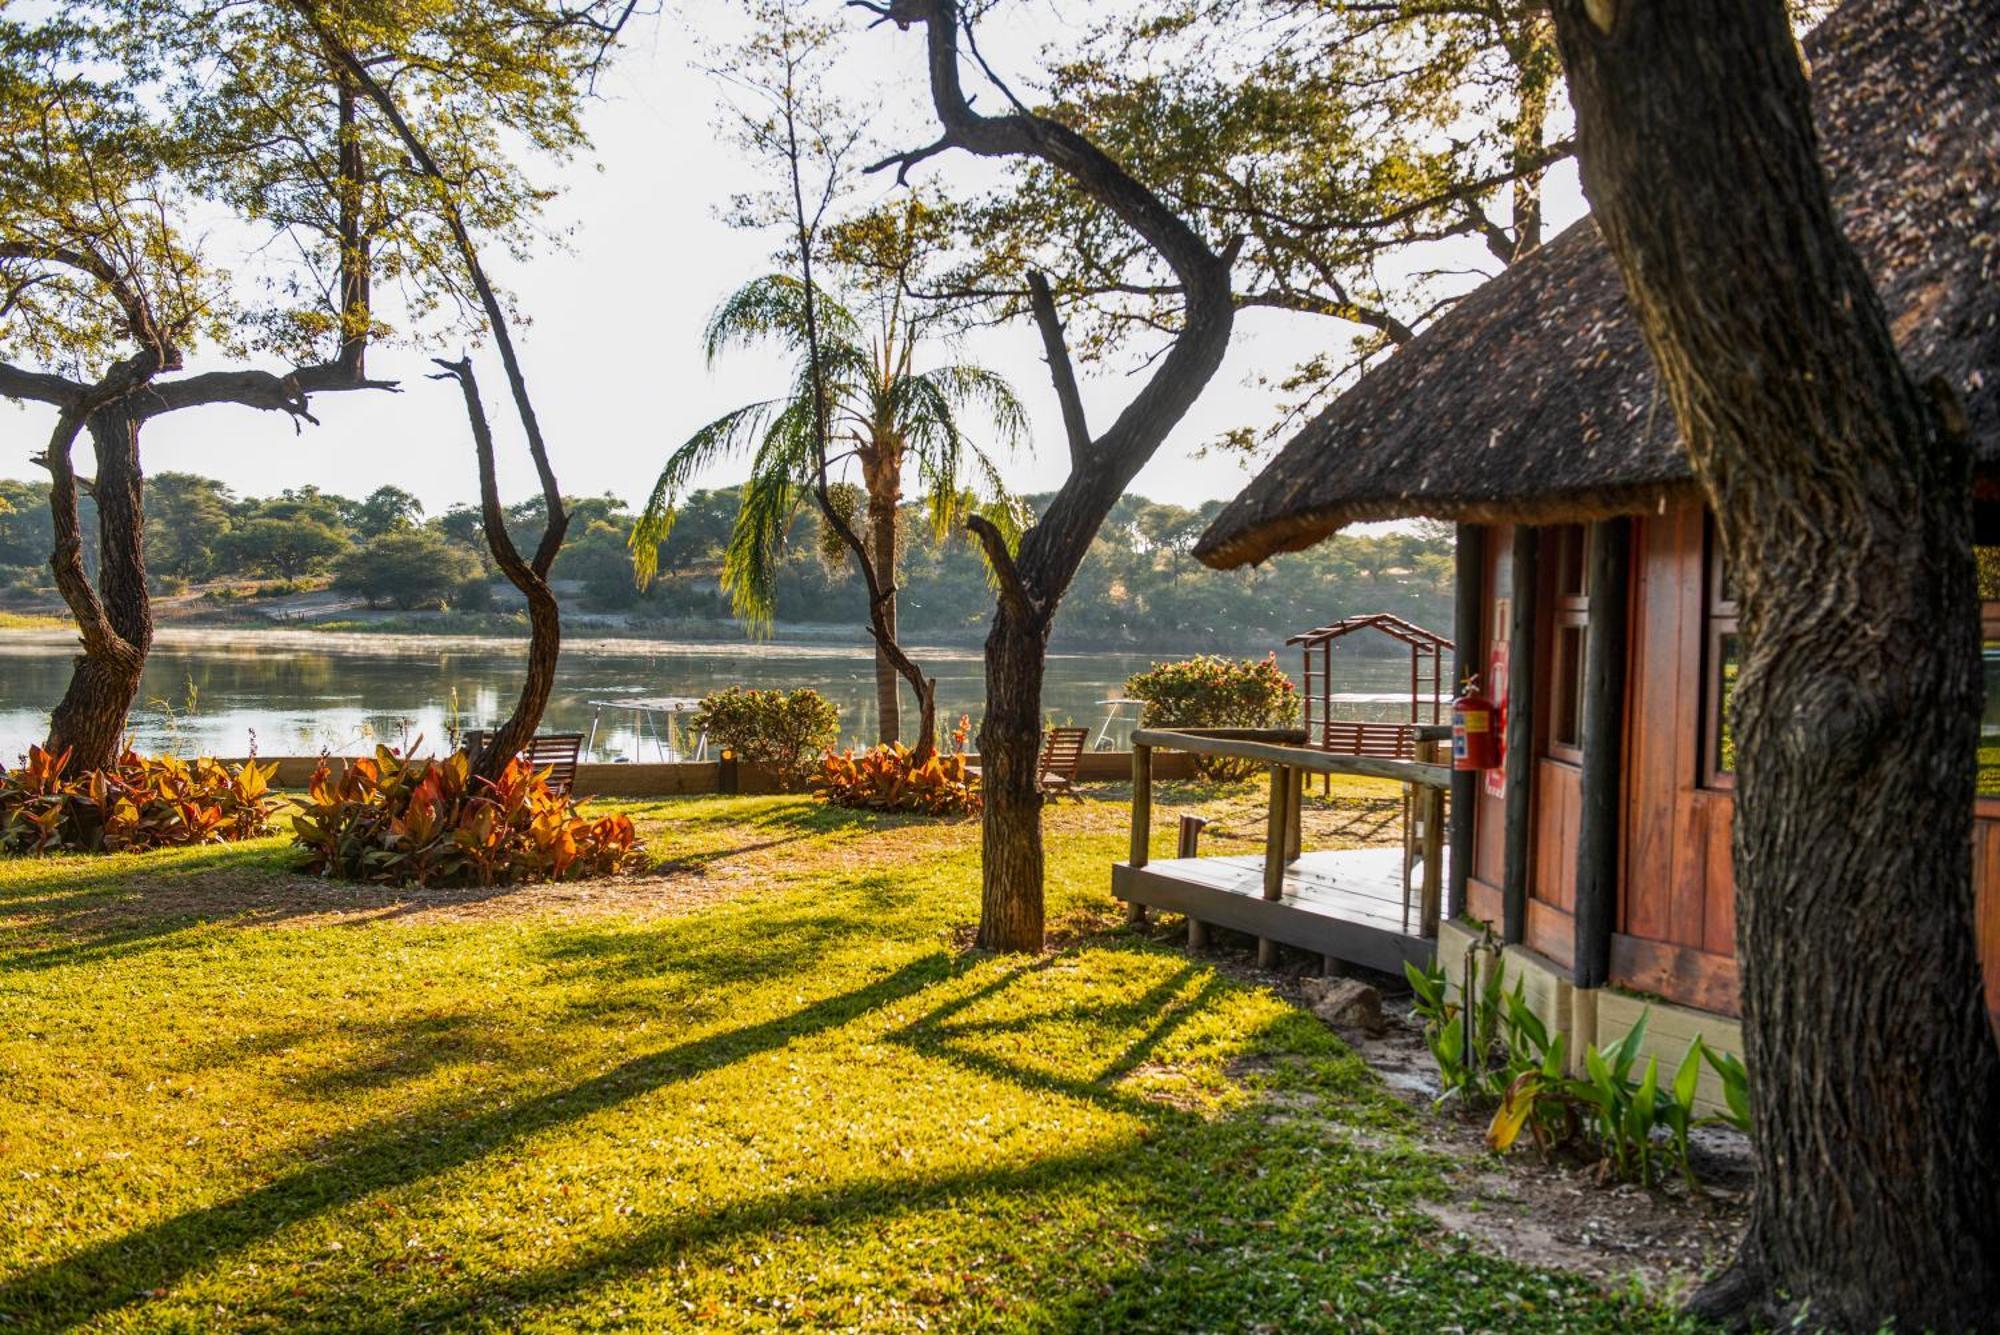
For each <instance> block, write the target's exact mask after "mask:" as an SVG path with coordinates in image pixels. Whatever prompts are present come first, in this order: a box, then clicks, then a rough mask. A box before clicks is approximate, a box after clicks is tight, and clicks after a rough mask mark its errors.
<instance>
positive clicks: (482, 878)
mask: <svg viewBox="0 0 2000 1335" xmlns="http://www.w3.org/2000/svg"><path fill="white" fill-rule="evenodd" d="M548 777H549V772H548V771H547V770H536V769H535V768H534V767H532V766H531V765H529V764H528V762H527V761H525V760H522V759H520V758H519V757H516V758H515V759H514V760H512V761H510V762H508V765H507V768H506V769H505V770H504V771H502V772H501V775H500V777H499V778H498V779H497V780H494V781H491V782H488V781H487V780H485V779H479V778H475V777H473V775H472V766H471V762H470V761H469V760H468V759H467V757H466V756H465V754H464V753H463V752H459V753H457V754H454V755H453V756H451V757H450V758H449V759H446V760H406V759H404V758H402V757H401V756H398V755H397V754H396V753H395V752H394V751H391V750H390V749H389V748H387V747H377V748H376V750H375V754H374V755H373V756H364V757H362V758H360V759H358V760H351V761H349V762H347V765H346V767H345V768H344V769H343V770H342V772H341V774H340V777H339V778H338V779H336V778H334V777H333V774H332V772H331V771H330V769H329V768H328V767H327V765H326V764H325V763H324V762H322V763H321V765H320V766H319V768H318V769H317V770H315V771H314V772H313V776H312V782H311V784H310V785H309V786H308V790H307V797H306V801H305V802H304V803H303V804H302V805H301V809H300V811H299V814H297V815H296V816H294V817H293V818H292V831H293V842H294V843H295V844H297V845H298V846H299V847H301V848H303V849H305V850H306V851H307V854H308V856H307V860H306V864H305V870H307V871H309V872H312V873H313V874H315V875H319V876H328V877H332V878H334V879H336V880H344V881H377V882H384V883H387V884H391V885H420V886H423V885H507V884H517V883H521V882H528V881H574V880H585V879H588V878H591V877H597V876H611V875H616V874H617V873H619V872H623V871H628V870H631V869H633V868H634V867H636V866H637V865H638V864H639V863H640V862H641V861H642V860H643V859H642V845H641V844H640V842H639V838H638V834H637V832H636V831H635V830H634V829H633V827H632V820H631V817H629V816H627V815H625V814H624V813H623V812H619V813H616V814H614V815H610V816H603V817H599V818H597V819H595V820H593V819H590V818H589V817H586V816H584V815H582V814H581V813H580V812H579V811H578V809H577V805H576V803H575V801H574V800H573V799H571V798H570V797H569V796H568V795H567V794H563V793H557V792H555V791H553V790H551V789H550V787H549V784H548Z"/></svg>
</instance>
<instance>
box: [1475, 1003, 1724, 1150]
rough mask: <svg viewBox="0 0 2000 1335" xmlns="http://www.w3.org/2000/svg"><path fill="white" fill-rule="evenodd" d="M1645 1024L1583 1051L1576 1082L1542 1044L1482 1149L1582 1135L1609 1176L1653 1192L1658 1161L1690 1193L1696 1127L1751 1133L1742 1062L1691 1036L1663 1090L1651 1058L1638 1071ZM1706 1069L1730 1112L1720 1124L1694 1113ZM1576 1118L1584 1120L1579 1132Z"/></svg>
mask: <svg viewBox="0 0 2000 1335" xmlns="http://www.w3.org/2000/svg"><path fill="white" fill-rule="evenodd" d="M1649 1016H1650V1011H1647V1012H1642V1013H1641V1014H1640V1017H1639V1021H1638V1023H1636V1024H1634V1025H1633V1026H1632V1028H1631V1029H1630V1030H1628V1031H1627V1032H1626V1033H1625V1034H1624V1035H1623V1036H1622V1037H1620V1038H1618V1039H1616V1040H1614V1041H1613V1042H1611V1043H1609V1044H1607V1045H1605V1046H1604V1047H1602V1048H1599V1047H1597V1046H1595V1045H1593V1046H1591V1047H1589V1048H1586V1049H1585V1050H1584V1054H1583V1064H1584V1078H1582V1079H1580V1080H1578V1079H1569V1078H1566V1077H1565V1076H1564V1074H1563V1067H1562V1059H1561V1042H1560V1039H1559V1038H1558V1040H1557V1041H1556V1042H1554V1043H1550V1044H1548V1045H1547V1047H1545V1048H1544V1049H1543V1057H1542V1060H1541V1061H1539V1062H1537V1063H1535V1064H1534V1065H1532V1066H1523V1067H1522V1068H1521V1069H1520V1070H1519V1071H1518V1072H1517V1073H1516V1074H1515V1076H1514V1077H1513V1079H1511V1080H1510V1081H1509V1082H1508V1085H1507V1088H1506V1091H1505V1093H1504V1094H1503V1095H1502V1097H1501V1101H1500V1107H1499V1108H1498V1109H1497V1110H1496V1111H1495V1112H1494V1114H1493V1120H1492V1122H1491V1123H1490V1124H1489V1125H1488V1127H1487V1131H1486V1140H1487V1144H1488V1145H1490V1146H1491V1147H1492V1148H1494V1149H1495V1150H1506V1149H1508V1148H1510V1147H1511V1146H1512V1145H1513V1144H1514V1143H1515V1142H1516V1140H1517V1139H1518V1138H1519V1137H1520V1135H1521V1132H1522V1131H1523V1129H1526V1128H1533V1130H1534V1138H1535V1141H1536V1143H1537V1144H1539V1145H1541V1146H1542V1148H1543V1149H1544V1150H1548V1149H1552V1148H1554V1147H1555V1146H1556V1145H1558V1144H1561V1143H1563V1142H1564V1141H1566V1140H1567V1139H1569V1138H1570V1136H1571V1134H1573V1133H1575V1132H1576V1131H1578V1130H1581V1131H1583V1132H1584V1133H1586V1134H1587V1135H1588V1137H1589V1139H1590V1140H1591V1141H1592V1144H1593V1148H1594V1149H1595V1150H1596V1152H1597V1153H1598V1154H1599V1155H1600V1156H1601V1160H1600V1161H1601V1163H1602V1164H1603V1168H1604V1171H1605V1173H1606V1175H1608V1176H1616V1177H1620V1178H1635V1177H1636V1178H1637V1179H1638V1180H1639V1181H1641V1182H1644V1183H1647V1184H1651V1182H1652V1181H1653V1178H1654V1169H1655V1165H1656V1163H1657V1162H1658V1161H1659V1160H1660V1159H1661V1158H1662V1157H1664V1158H1665V1159H1666V1160H1667V1161H1668V1162H1669V1163H1671V1164H1672V1165H1674V1166H1676V1167H1678V1168H1679V1169H1680V1172H1681V1174H1682V1176H1684V1177H1685V1178H1686V1179H1687V1180H1688V1183H1689V1185H1691V1186H1692V1185H1694V1183H1695V1177H1694V1166H1693V1160H1692V1158H1691V1156H1690V1154H1689V1137H1690V1135H1691V1134H1692V1132H1693V1130H1694V1128H1696V1127H1697V1126H1703V1125H1712V1124H1717V1123H1723V1124H1727V1125H1732V1126H1735V1127H1737V1128H1738V1129H1739V1130H1744V1131H1747V1130H1748V1129H1749V1119H1748V1116H1747V1114H1748V1110H1749V1098H1748V1090H1749V1081H1748V1077H1747V1074H1746V1073H1745V1071H1744V1068H1743V1063H1742V1062H1741V1061H1739V1060H1737V1059H1736V1058H1735V1057H1734V1056H1732V1055H1731V1054H1729V1053H1726V1052H1718V1051H1716V1050H1715V1049H1714V1048H1711V1047H1709V1046H1708V1045H1707V1044H1706V1043H1704V1042H1703V1041H1702V1039H1701V1037H1700V1036H1699V1035H1697V1036H1696V1037H1695V1039H1694V1041H1693V1042H1692V1043H1690V1044H1689V1045H1688V1050H1687V1055H1686V1056H1685V1057H1683V1058H1682V1059H1681V1063H1680V1065H1679V1067H1677V1068H1676V1069H1675V1071H1674V1075H1673V1079H1672V1080H1671V1081H1669V1082H1667V1083H1664V1084H1663V1083H1662V1081H1661V1072H1660V1063H1659V1059H1658V1058H1657V1057H1648V1058H1647V1059H1646V1064H1645V1067H1644V1068H1643V1070H1641V1069H1640V1068H1639V1066H1638V1056H1639V1051H1640V1049H1641V1048H1642V1047H1643V1046H1644V1044H1645V1040H1646V1025H1647V1020H1648V1017H1649ZM1537 1027H1539V1022H1537ZM1527 1046H1532V1045H1531V1044H1530V1045H1527ZM1524 1052H1525V1048H1524ZM1704 1061H1706V1062H1707V1063H1708V1064H1709V1065H1710V1066H1711V1067H1713V1068H1714V1069H1715V1071H1716V1073H1717V1074H1718V1075H1720V1076H1721V1077H1722V1080H1723V1086H1724V1098H1725V1100H1726V1102H1727V1103H1728V1104H1729V1108H1730V1111H1729V1112H1728V1113H1727V1114H1725V1115H1723V1116H1719V1117H1707V1118H1704V1117H1698V1116H1697V1115H1696V1113H1695V1098H1696V1094H1697V1090H1698V1086H1699V1083H1700V1077H1701V1066H1702V1063H1703V1062H1704ZM1635 1071H1636V1072H1637V1074H1636V1075H1635ZM1577 1112H1581V1113H1582V1114H1583V1119H1582V1121H1581V1123H1580V1124H1579V1123H1578V1121H1577V1120H1576V1118H1575V1116H1574V1115H1575V1114H1576V1113H1577ZM1662 1142H1664V1143H1662Z"/></svg>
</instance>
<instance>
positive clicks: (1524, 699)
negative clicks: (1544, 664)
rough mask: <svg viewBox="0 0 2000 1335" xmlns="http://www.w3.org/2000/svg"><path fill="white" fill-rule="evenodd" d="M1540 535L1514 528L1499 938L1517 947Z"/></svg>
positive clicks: (1528, 814)
mask: <svg viewBox="0 0 2000 1335" xmlns="http://www.w3.org/2000/svg"><path fill="white" fill-rule="evenodd" d="M1540 555H1541V530H1539V529H1537V528H1535V527H1534V526H1533V525H1531V524H1516V525H1515V526H1514V581H1513V586H1514V593H1513V600H1514V620H1513V624H1512V625H1511V626H1510V627H1509V630H1508V642H1507V757H1506V764H1507V829H1506V835H1507V851H1506V860H1505V863H1504V867H1505V872H1504V875H1503V877H1502V883H1501V891H1500V901H1501V913H1502V920H1501V931H1500V939H1501V941H1502V942H1503V943H1504V944H1506V945H1514V944H1516V943H1518V942H1520V941H1521V940H1523V939H1524V938H1525V937H1526V936H1527V931H1528V844H1529V842H1530V840H1531V839H1532V837H1533V833H1534V832H1533V830H1532V829H1530V827H1529V822H1530V820H1532V818H1533V811H1532V809H1531V807H1530V799H1531V798H1532V797H1533V795H1534V788H1533V784H1534V775H1535V686H1536V681H1535V622H1536V615H1535V611H1536V609H1535V604H1536V602H1537V601H1539V599H1538V597H1537V595H1538V594H1539V592H1540V589H1539V588H1538V585H1539V584H1540V578H1539V566H1540V560H1539V557H1540Z"/></svg>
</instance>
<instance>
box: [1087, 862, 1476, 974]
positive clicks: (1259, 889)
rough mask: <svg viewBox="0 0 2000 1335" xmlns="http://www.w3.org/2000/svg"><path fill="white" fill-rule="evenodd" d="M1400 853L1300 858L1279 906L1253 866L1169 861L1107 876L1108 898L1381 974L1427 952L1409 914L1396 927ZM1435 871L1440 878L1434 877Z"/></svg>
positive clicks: (1115, 869)
mask: <svg viewBox="0 0 2000 1335" xmlns="http://www.w3.org/2000/svg"><path fill="white" fill-rule="evenodd" d="M1402 856H1403V853H1402V850H1401V849H1399V848H1358V849H1347V850H1343V851H1339V852H1321V853H1306V854H1304V855H1302V856H1301V857H1299V858H1298V859H1297V860H1296V861H1294V862H1292V863H1291V864H1290V865H1289V866H1287V868H1286V869H1285V884H1284V893H1283V895H1282V897H1281V898H1279V899H1275V900H1267V899H1265V898H1264V859H1263V858H1261V857H1205V858H1169V859H1165V860H1160V861H1150V862H1148V863H1147V864H1146V865H1145V866H1143V867H1134V866H1132V865H1131V864H1130V863H1127V862H1120V863H1115V864H1113V866H1112V868H1111V893H1112V894H1113V895H1115V896H1117V897H1118V898H1119V899H1122V900H1125V901H1126V902H1127V903H1133V904H1143V905H1145V906H1146V907H1148V908H1153V909H1164V910H1166V911H1168V912H1172V913H1185V914H1187V915H1188V916H1189V917H1190V918H1193V919H1196V920H1198V921H1200V922H1204V923H1209V924H1211V925H1213V926H1217V927H1228V928H1232V929H1234V930H1236V931H1239V932H1248V933H1250V934H1251V935H1253V936H1258V937H1263V938H1265V939H1267V940H1273V941H1278V942H1282V943H1283V944H1285V945H1288V946H1296V947H1298V948H1300V949H1302V950H1312V951H1317V952H1318V953H1320V954H1322V955H1327V956H1331V957H1332V958H1334V959H1338V960H1343V961H1345V962H1347V963H1350V964H1359V965H1362V966H1364V967H1367V968H1370V969H1379V970H1381V971H1383V972H1385V973H1401V972H1402V968H1403V962H1404V961H1405V960H1410V961H1415V962H1418V963H1422V962H1425V961H1428V960H1429V959H1430V958H1431V954H1432V945H1433V943H1432V942H1431V941H1430V940H1428V939H1426V938H1425V937H1424V936H1422V935H1421V933H1420V927H1419V924H1420V920H1421V913H1420V911H1419V909H1418V906H1417V904H1416V902H1414V898H1413V902H1412V903H1411V905H1410V926H1409V929H1408V930H1407V931H1406V930H1404V927H1403V877H1402V872H1401V861H1402ZM1440 870H1441V871H1442V870H1444V869H1443V868H1440Z"/></svg>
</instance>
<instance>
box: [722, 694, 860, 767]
mask: <svg viewBox="0 0 2000 1335" xmlns="http://www.w3.org/2000/svg"><path fill="white" fill-rule="evenodd" d="M693 726H694V727H695V728H696V729H697V730H699V731H701V732H705V733H707V734H708V741H709V745H710V746H713V747H721V748H724V749H726V750H729V751H733V752H735V754H736V758H737V759H738V760H741V761H745V762H747V763H749V764H753V765H764V766H767V767H769V768H770V770H771V771H772V772H773V773H774V774H775V775H777V778H778V784H779V786H780V787H782V788H783V789H785V790H786V791H787V792H790V791H793V790H795V789H797V788H799V787H801V786H803V785H804V784H805V783H806V782H807V780H808V779H809V778H810V777H811V776H812V774H813V770H814V766H815V764H816V763H817V761H818V759H819V757H820V756H822V755H824V754H825V753H826V752H828V751H830V750H832V749H833V745H834V743H835V742H837V741H839V740H840V710H839V708H838V707H837V706H835V704H834V703H833V702H832V701H831V700H829V699H827V698H826V697H825V696H823V695H821V694H820V693H819V692H818V691H815V690H813V689H812V688H811V687H804V686H802V687H800V688H799V689H798V690H795V691H775V690H772V691H760V690H751V689H748V688H746V687H742V686H731V687H730V688H729V689H728V690H726V691H717V692H715V693H714V694H712V695H708V696H704V697H703V698H702V702H701V707H700V708H699V709H697V710H696V711H695V714H694V719H693Z"/></svg>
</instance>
